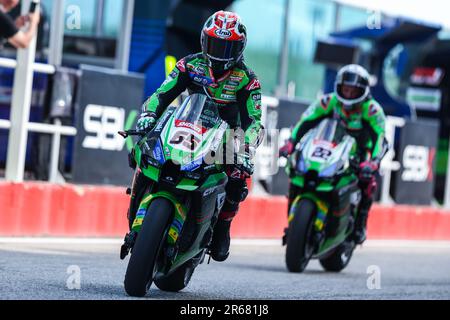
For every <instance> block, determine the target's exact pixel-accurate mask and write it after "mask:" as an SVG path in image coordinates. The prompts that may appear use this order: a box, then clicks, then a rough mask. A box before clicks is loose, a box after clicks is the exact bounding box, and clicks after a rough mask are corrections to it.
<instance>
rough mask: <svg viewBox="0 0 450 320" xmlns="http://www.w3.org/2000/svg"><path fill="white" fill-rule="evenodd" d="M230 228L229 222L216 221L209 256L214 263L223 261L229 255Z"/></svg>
mask: <svg viewBox="0 0 450 320" xmlns="http://www.w3.org/2000/svg"><path fill="white" fill-rule="evenodd" d="M230 226H231V220H218V221H217V224H216V225H215V227H214V233H213V238H212V241H211V246H210V254H211V258H213V259H214V260H215V261H218V262H222V261H225V260H226V259H227V258H228V256H229V255H230Z"/></svg>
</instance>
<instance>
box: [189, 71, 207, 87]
mask: <svg viewBox="0 0 450 320" xmlns="http://www.w3.org/2000/svg"><path fill="white" fill-rule="evenodd" d="M189 76H190V77H191V79H192V80H193V81H194V82H196V83H199V84H201V85H203V86H207V85H210V84H213V81H212V79H210V78H207V77H204V76H201V75H198V74H196V73H191V72H190V73H189Z"/></svg>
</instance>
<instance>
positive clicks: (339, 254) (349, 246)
mask: <svg viewBox="0 0 450 320" xmlns="http://www.w3.org/2000/svg"><path fill="white" fill-rule="evenodd" d="M354 249H355V245H354V244H353V242H348V241H346V242H344V243H342V244H340V245H339V246H338V247H337V248H336V249H335V250H334V252H333V253H332V254H331V255H329V256H328V257H326V258H324V259H320V264H321V265H322V267H323V268H324V269H325V270H326V271H331V272H340V271H342V270H343V269H344V268H345V267H346V266H347V265H348V264H349V262H350V259H351V258H352V255H353V250H354Z"/></svg>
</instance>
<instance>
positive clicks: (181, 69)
mask: <svg viewBox="0 0 450 320" xmlns="http://www.w3.org/2000/svg"><path fill="white" fill-rule="evenodd" d="M184 65H185V60H184V59H181V60H180V61H178V62H177V64H176V66H177V68H178V70H180V71H181V72H186V68H185V66H184Z"/></svg>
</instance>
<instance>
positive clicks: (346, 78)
mask: <svg viewBox="0 0 450 320" xmlns="http://www.w3.org/2000/svg"><path fill="white" fill-rule="evenodd" d="M340 83H341V84H343V85H348V86H354V87H360V88H365V87H367V86H368V85H369V82H368V81H367V79H365V78H364V77H361V76H360V75H358V74H356V73H352V72H346V73H344V74H343V75H342V78H341V79H340Z"/></svg>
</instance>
